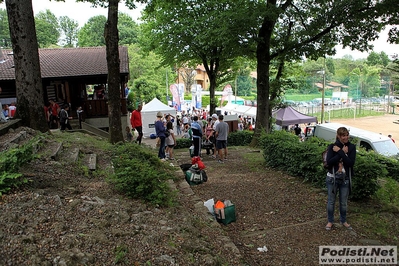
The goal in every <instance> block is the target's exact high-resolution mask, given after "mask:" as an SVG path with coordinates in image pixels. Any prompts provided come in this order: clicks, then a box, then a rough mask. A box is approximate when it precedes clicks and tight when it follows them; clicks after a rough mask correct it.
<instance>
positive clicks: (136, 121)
mask: <svg viewBox="0 0 399 266" xmlns="http://www.w3.org/2000/svg"><path fill="white" fill-rule="evenodd" d="M141 109H142V106H141V104H140V105H139V106H137V109H136V110H134V111H133V113H132V116H131V117H130V124H131V125H132V128H134V129H136V130H137V133H139V135H138V136H137V139H136V142H138V143H139V144H141V139H142V138H143V122H142V121H141Z"/></svg>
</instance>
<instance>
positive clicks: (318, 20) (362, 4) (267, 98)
mask: <svg viewBox="0 0 399 266" xmlns="http://www.w3.org/2000/svg"><path fill="white" fill-rule="evenodd" d="M263 5H264V6H265V7H266V8H265V9H260V8H259V9H251V10H253V11H254V12H253V15H254V16H256V17H258V16H261V17H262V22H261V24H260V25H259V31H258V36H257V37H258V38H257V50H256V58H257V72H258V73H257V76H258V79H257V90H258V108H257V120H256V127H255V128H256V129H255V138H254V139H253V143H252V144H256V142H257V137H258V136H260V134H261V132H262V130H265V131H266V132H269V131H270V125H271V123H270V122H271V121H270V116H271V110H272V108H273V104H272V103H273V101H274V99H275V98H277V97H278V95H279V93H280V92H281V90H280V78H281V76H282V73H283V71H284V66H285V63H286V62H287V61H293V60H300V59H301V58H302V57H303V56H306V57H308V58H318V57H322V56H326V55H333V54H334V53H335V50H334V47H335V46H336V45H337V44H338V43H342V44H343V46H344V47H346V46H349V47H350V48H352V49H357V50H360V51H365V50H369V49H371V48H372V47H371V45H370V44H369V43H368V41H369V40H374V39H376V38H377V36H378V32H380V30H381V29H382V27H383V26H384V23H380V22H376V21H378V18H379V17H381V16H383V15H385V14H386V8H385V7H388V5H392V6H395V5H394V4H393V1H391V0H387V1H383V2H381V1H378V2H370V1H362V0H355V1H350V2H348V1H345V0H342V1H340V0H337V1H285V2H279V1H267V3H266V4H263ZM396 6H397V5H396ZM258 10H259V11H260V12H261V13H259V12H257V11H258ZM396 10H397V8H396ZM249 19H250V18H249ZM253 20H255V19H253ZM272 66H275V68H274V69H276V71H275V74H274V75H273V78H272V76H271V74H272V69H273V68H272Z"/></svg>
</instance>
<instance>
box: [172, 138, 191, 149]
mask: <svg viewBox="0 0 399 266" xmlns="http://www.w3.org/2000/svg"><path fill="white" fill-rule="evenodd" d="M191 144H192V141H191V139H186V138H176V147H175V149H185V148H187V149H188V148H190V146H191Z"/></svg>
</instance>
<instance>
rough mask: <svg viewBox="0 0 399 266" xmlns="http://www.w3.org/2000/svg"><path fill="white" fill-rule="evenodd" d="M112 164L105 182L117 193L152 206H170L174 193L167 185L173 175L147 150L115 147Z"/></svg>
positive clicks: (126, 145)
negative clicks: (113, 187) (110, 184)
mask: <svg viewBox="0 0 399 266" xmlns="http://www.w3.org/2000/svg"><path fill="white" fill-rule="evenodd" d="M112 164H113V167H114V174H113V175H111V176H110V177H109V178H108V181H109V182H111V183H112V184H114V185H115V187H116V189H117V190H119V191H121V192H123V193H125V194H126V195H127V196H129V197H131V198H135V199H143V200H144V201H146V202H149V203H151V204H154V205H160V206H171V205H173V204H174V201H175V194H174V192H173V191H172V190H171V189H170V187H169V184H168V179H170V177H171V176H172V177H173V174H172V173H171V172H170V170H168V169H166V168H165V164H163V163H162V162H161V161H160V160H159V159H158V158H157V157H156V156H155V154H153V153H152V152H151V151H150V150H148V149H144V148H143V147H142V146H139V145H135V144H121V145H117V146H115V147H114V156H113V159H112Z"/></svg>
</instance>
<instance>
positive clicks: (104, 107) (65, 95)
mask: <svg viewBox="0 0 399 266" xmlns="http://www.w3.org/2000/svg"><path fill="white" fill-rule="evenodd" d="M1 53H2V54H1V55H0V57H1V58H0V86H1V88H2V93H1V94H0V102H1V103H2V104H10V103H11V102H13V101H15V100H16V87H15V69H14V59H13V55H12V51H11V50H7V49H4V50H2V52H1ZM39 57H40V68H41V75H42V83H43V92H44V101H45V102H48V100H49V99H55V100H56V102H58V103H59V104H61V103H68V104H70V105H71V115H72V116H74V117H76V110H77V108H78V107H80V106H81V107H82V108H83V110H84V115H85V117H86V118H107V116H108V104H107V77H108V67H107V59H106V49H105V47H82V48H57V49H48V48H46V49H39ZM119 57H120V99H121V106H122V108H121V113H122V115H126V114H127V113H128V111H127V106H126V96H125V90H124V88H125V84H126V83H127V81H128V79H129V57H128V48H127V47H125V46H120V47H119ZM103 121H106V120H103ZM104 127H106V126H105V125H104Z"/></svg>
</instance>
